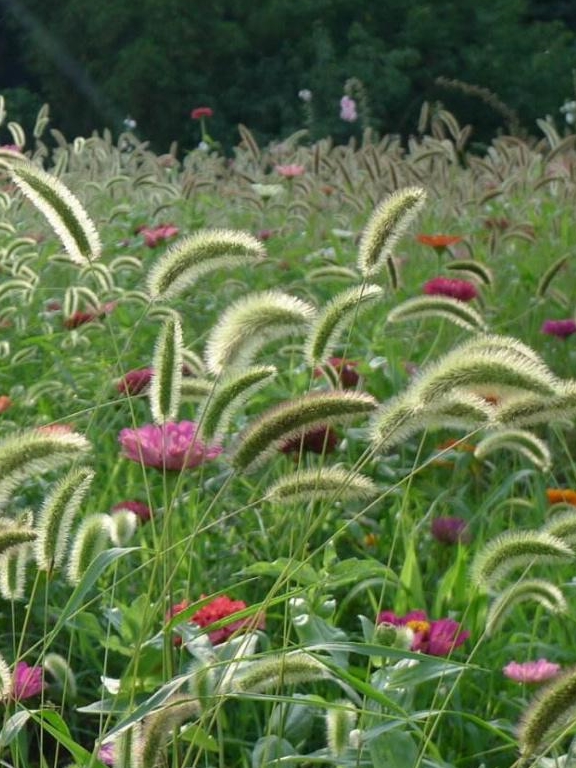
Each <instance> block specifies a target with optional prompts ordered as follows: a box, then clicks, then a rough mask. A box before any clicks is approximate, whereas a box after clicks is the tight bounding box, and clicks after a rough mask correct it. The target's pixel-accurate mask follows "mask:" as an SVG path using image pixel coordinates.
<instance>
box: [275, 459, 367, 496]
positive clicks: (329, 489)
mask: <svg viewBox="0 0 576 768" xmlns="http://www.w3.org/2000/svg"><path fill="white" fill-rule="evenodd" d="M377 495H378V486H377V485H376V483H374V482H373V480H371V479H370V478H369V477H366V476H365V475H360V474H358V473H356V472H350V471H348V470H346V469H341V468H340V467H322V468H320V469H304V470H298V471H297V472H294V473H293V474H291V475H285V476H284V477H281V478H280V479H279V480H277V481H276V482H275V483H274V484H273V485H271V486H270V487H269V488H268V490H267V491H266V498H268V499H271V500H272V501H279V502H298V503H299V502H305V501H314V500H319V501H323V500H324V501H325V500H326V499H330V498H334V497H337V498H338V501H348V500H354V501H355V500H365V499H370V498H373V497H374V496H377Z"/></svg>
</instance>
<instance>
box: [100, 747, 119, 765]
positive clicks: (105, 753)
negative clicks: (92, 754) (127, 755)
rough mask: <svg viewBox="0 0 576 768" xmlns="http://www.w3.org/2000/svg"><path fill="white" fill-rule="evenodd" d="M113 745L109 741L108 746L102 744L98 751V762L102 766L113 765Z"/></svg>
mask: <svg viewBox="0 0 576 768" xmlns="http://www.w3.org/2000/svg"><path fill="white" fill-rule="evenodd" d="M114 756H115V755H114V744H113V743H112V742H111V741H110V742H108V744H102V746H101V747H100V749H99V750H98V760H100V762H101V763H104V765H114Z"/></svg>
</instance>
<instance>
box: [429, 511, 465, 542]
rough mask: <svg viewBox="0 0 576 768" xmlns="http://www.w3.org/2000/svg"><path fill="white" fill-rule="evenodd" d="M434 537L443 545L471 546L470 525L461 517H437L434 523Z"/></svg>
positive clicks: (432, 527)
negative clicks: (460, 544) (459, 544)
mask: <svg viewBox="0 0 576 768" xmlns="http://www.w3.org/2000/svg"><path fill="white" fill-rule="evenodd" d="M431 529H432V536H434V538H435V539H436V541H439V542H441V543H442V544H457V543H458V542H461V543H462V544H469V543H470V541H471V536H470V531H469V529H468V523H467V522H466V520H463V519H462V518H461V517H437V518H436V519H435V520H433V521H432V526H431Z"/></svg>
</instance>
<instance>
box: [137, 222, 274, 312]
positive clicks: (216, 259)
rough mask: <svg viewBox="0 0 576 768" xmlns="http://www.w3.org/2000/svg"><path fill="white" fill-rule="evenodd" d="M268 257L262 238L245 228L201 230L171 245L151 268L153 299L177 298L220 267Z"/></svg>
mask: <svg viewBox="0 0 576 768" xmlns="http://www.w3.org/2000/svg"><path fill="white" fill-rule="evenodd" d="M265 257H266V250H265V248H264V246H263V245H262V242H261V241H260V240H258V239H257V238H255V237H253V236H252V235H249V234H247V233H246V232H237V231H234V230H228V229H214V230H207V229H206V230H200V231H199V232H196V233H195V234H193V235H190V236H189V237H185V238H182V239H181V240H179V241H178V242H177V243H176V244H175V245H173V246H171V248H169V249H168V250H167V251H166V253H165V254H164V255H163V256H162V257H161V258H160V260H159V261H158V263H157V264H156V266H155V267H154V268H153V269H152V271H151V272H150V276H149V278H148V289H149V291H150V295H151V296H152V298H153V299H157V298H162V299H168V298H174V297H175V296H178V295H179V294H180V293H182V292H183V291H185V290H186V289H188V288H190V287H191V286H192V285H194V283H195V282H196V281H197V280H198V279H199V278H200V277H202V276H204V275H206V274H208V273H210V272H213V271H215V270H217V269H233V268H234V267H239V266H244V267H245V268H246V269H251V268H252V266H253V265H254V264H257V263H258V262H259V261H262V260H263V259H264V258H265Z"/></svg>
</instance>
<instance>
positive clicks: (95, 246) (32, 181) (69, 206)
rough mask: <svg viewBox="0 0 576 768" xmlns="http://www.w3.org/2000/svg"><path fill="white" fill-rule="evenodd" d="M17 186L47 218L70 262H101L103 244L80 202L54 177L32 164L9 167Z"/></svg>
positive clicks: (18, 164) (16, 164)
mask: <svg viewBox="0 0 576 768" xmlns="http://www.w3.org/2000/svg"><path fill="white" fill-rule="evenodd" d="M10 172H11V175H12V178H13V180H14V182H15V184H16V185H17V186H18V187H19V188H20V190H21V191H22V193H23V194H24V195H25V196H26V197H27V198H28V199H29V200H30V201H31V202H32V203H33V205H35V206H36V208H38V210H39V211H40V212H41V213H42V214H43V215H44V216H45V217H46V219H47V220H48V223H49V224H50V226H51V227H52V229H53V230H54V232H55V233H56V234H57V235H58V237H59V238H60V240H61V241H62V245H63V246H64V249H65V251H66V253H67V254H68V256H69V258H70V259H71V261H73V262H74V263H75V264H79V265H82V266H83V265H85V264H89V263H90V262H92V261H94V260H95V259H98V258H99V257H100V254H101V251H102V244H101V243H100V238H99V236H98V233H97V232H96V228H95V226H94V224H93V222H92V220H91V219H90V217H89V216H88V214H87V213H86V211H85V210H84V208H83V206H82V205H81V203H80V201H79V200H78V199H77V198H76V197H75V196H74V195H73V194H72V192H70V190H69V189H68V188H67V187H65V186H64V184H62V182H61V181H60V180H59V179H57V178H56V177H55V176H51V175H50V174H49V173H46V172H45V171H43V170H42V169H41V168H38V166H36V165H33V164H32V163H23V162H16V163H15V164H14V165H12V166H11V167H10Z"/></svg>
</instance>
